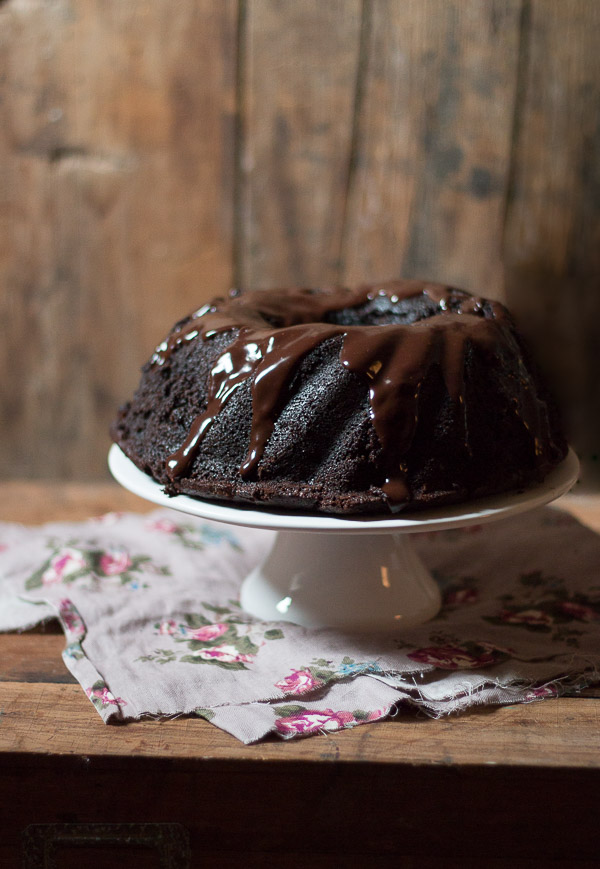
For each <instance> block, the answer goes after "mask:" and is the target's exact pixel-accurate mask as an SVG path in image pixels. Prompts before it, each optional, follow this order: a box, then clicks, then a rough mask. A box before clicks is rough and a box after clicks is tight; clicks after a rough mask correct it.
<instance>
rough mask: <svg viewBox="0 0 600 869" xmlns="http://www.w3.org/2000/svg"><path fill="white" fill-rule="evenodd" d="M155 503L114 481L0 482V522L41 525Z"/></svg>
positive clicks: (149, 506) (138, 509)
mask: <svg viewBox="0 0 600 869" xmlns="http://www.w3.org/2000/svg"><path fill="white" fill-rule="evenodd" d="M154 509H156V507H155V505H153V504H150V502H148V501H144V500H143V499H142V498H138V497H137V495H133V494H131V492H128V491H127V490H126V489H123V488H122V487H121V486H118V485H117V484H116V483H50V482H47V481H46V482H43V481H33V480H21V481H15V480H13V481H9V482H1V483H0V521H2V522H22V523H23V524H25V525H41V524H43V523H44V522H63V521H64V522H68V521H78V520H81V519H88V518H90V517H91V516H102V515H103V514H104V513H111V512H119V511H127V510H130V511H132V512H136V513H147V512H149V511H150V510H154Z"/></svg>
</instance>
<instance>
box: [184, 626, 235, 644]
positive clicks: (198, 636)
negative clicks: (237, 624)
mask: <svg viewBox="0 0 600 869" xmlns="http://www.w3.org/2000/svg"><path fill="white" fill-rule="evenodd" d="M228 627H229V626H228V625H224V624H216V625H204V627H202V628H188V627H187V625H186V631H185V636H186V637H187V638H188V639H189V640H199V641H200V642H201V643H209V642H210V641H211V640H216V639H217V637H220V636H222V635H223V634H224V633H225V632H226V630H227V628H228Z"/></svg>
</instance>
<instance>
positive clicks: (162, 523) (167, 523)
mask: <svg viewBox="0 0 600 869" xmlns="http://www.w3.org/2000/svg"><path fill="white" fill-rule="evenodd" d="M146 527H147V528H148V529H149V530H150V531H160V532H161V533H162V534H175V533H176V532H177V531H178V530H179V528H178V526H177V525H176V524H175V523H174V522H172V521H171V520H170V519H166V518H163V519H153V520H150V521H148V522H147V523H146Z"/></svg>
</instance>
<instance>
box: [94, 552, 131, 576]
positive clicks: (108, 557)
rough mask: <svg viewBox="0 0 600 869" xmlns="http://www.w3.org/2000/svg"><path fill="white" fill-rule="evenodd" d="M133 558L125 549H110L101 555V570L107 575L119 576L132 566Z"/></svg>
mask: <svg viewBox="0 0 600 869" xmlns="http://www.w3.org/2000/svg"><path fill="white" fill-rule="evenodd" d="M131 564H132V562H131V558H130V557H129V555H128V553H127V552H124V551H123V550H118V549H115V550H109V551H108V552H104V553H103V554H102V555H101V556H100V570H101V571H102V573H103V574H104V575H105V576H118V575H119V574H121V573H125V572H126V571H127V570H129V568H130V567H131Z"/></svg>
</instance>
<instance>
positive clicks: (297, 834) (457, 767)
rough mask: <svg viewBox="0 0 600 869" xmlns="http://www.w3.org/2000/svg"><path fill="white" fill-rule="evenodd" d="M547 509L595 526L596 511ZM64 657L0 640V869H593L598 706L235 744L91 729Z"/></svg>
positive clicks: (130, 499)
mask: <svg viewBox="0 0 600 869" xmlns="http://www.w3.org/2000/svg"><path fill="white" fill-rule="evenodd" d="M1 493H2V497H1V498H0V519H7V520H13V521H23V522H27V523H39V522H43V521H46V520H50V519H74V518H84V517H86V516H90V515H97V514H99V513H102V512H104V511H107V510H112V509H118V510H121V509H124V510H128V509H133V510H138V511H145V510H148V509H150V508H149V505H147V504H146V503H145V502H142V501H140V500H138V499H137V498H135V496H133V495H130V494H129V493H127V492H124V491H122V490H121V489H119V488H117V487H116V486H113V485H112V484H108V483H107V484H99V485H90V486H84V485H76V484H70V485H59V486H56V485H52V484H44V483H30V482H28V483H10V484H4V485H3V486H2V489H1ZM561 504H562V505H563V506H564V507H565V508H566V509H569V510H570V511H571V512H573V513H574V514H575V515H577V516H578V517H579V518H581V519H582V520H583V521H584V522H587V523H588V524H590V525H591V526H592V527H594V528H595V529H598V530H600V497H593V496H578V497H570V498H565V499H563V501H562V502H561ZM63 645H64V640H63V637H62V634H61V633H59V632H58V629H57V628H56V629H52V628H46V630H45V631H42V630H38V631H36V632H28V633H23V634H5V635H0V709H1V715H0V754H1V759H0V795H1V797H0V798H1V802H0V806H1V809H0V831H1V835H0V867H5V866H6V867H9V866H15V867H17V866H20V865H21V855H22V849H23V847H25V849H26V852H27V855H28V856H27V858H26V862H25V863H24V864H23V865H26V866H28V867H34V866H35V867H41V866H44V867H50V866H57V867H61V869H65V867H71V866H73V867H74V866H76V865H77V866H78V867H82V866H83V867H88V866H89V867H94V869H95V867H104V866H107V867H108V866H115V865H119V863H120V864H121V865H126V866H128V867H137V866H142V865H143V866H144V867H149V866H178V867H180V866H181V867H184V866H188V865H189V866H191V867H197V866H198V867H210V869H213V867H215V869H221V867H236V866H244V867H246V866H248V867H258V866H280V867H284V869H287V867H296V866H300V865H302V866H303V867H304V866H305V865H309V866H311V867H316V869H321V867H331V866H338V865H339V866H344V867H353V866H361V867H362V866H378V867H379V866H386V867H387V866H394V867H401V869H413V867H415V869H416V867H419V869H421V867H423V869H432V867H434V866H435V867H450V869H457V867H461V869H464V867H467V869H469V867H472V869H475V867H505V866H507V867H508V866H511V867H517V869H519V867H522V869H525V867H527V869H541V867H548V866H550V867H554V869H557V867H568V866H574V865H575V866H579V867H587V866H589V867H591V866H597V865H599V861H600V829H599V824H598V809H599V808H600V796H599V795H600V720H599V713H600V692H594V691H590V692H588V693H587V694H586V696H584V697H568V698H561V699H558V700H548V701H545V702H543V703H536V704H533V705H527V706H512V707H505V708H501V709H495V710H493V711H484V712H476V713H471V714H465V715H462V716H460V717H454V718H449V719H444V720H441V721H433V720H430V719H428V718H425V717H421V716H419V715H417V714H414V713H412V712H408V711H402V712H400V713H399V714H398V715H397V716H396V717H395V718H394V719H393V720H390V721H388V722H383V723H376V724H370V725H363V726H360V727H358V728H356V729H355V730H351V731H345V732H342V733H335V734H328V735H322V736H321V735H320V736H314V737H311V738H310V739H306V740H297V741H292V742H282V741H279V740H276V739H272V740H268V741H266V742H264V743H261V744H259V745H255V746H243V745H242V744H240V743H239V742H237V740H235V739H234V738H233V737H231V736H228V735H227V734H225V733H222V732H221V731H219V730H217V729H216V728H215V727H213V726H212V725H210V724H209V723H207V722H205V721H202V720H198V719H187V718H181V719H178V720H173V721H144V722H141V723H133V724H127V725H109V726H107V725H105V724H103V723H102V721H101V720H100V718H99V716H98V715H97V713H96V712H95V711H94V709H93V707H92V705H91V704H90V703H89V701H88V700H87V699H86V697H85V696H84V694H83V691H82V690H81V688H80V687H79V685H78V684H76V683H75V682H74V680H73V678H72V677H71V675H70V674H69V673H68V672H67V670H66V669H65V667H64V665H63V664H62V661H61V658H60V652H61V649H62V647H63ZM31 825H33V826H31ZM46 825H49V826H46ZM26 828H27V832H26V833H24V831H25V830H26ZM52 855H54V856H52ZM161 855H162V856H161ZM53 860H54V862H52V861H53Z"/></svg>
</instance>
